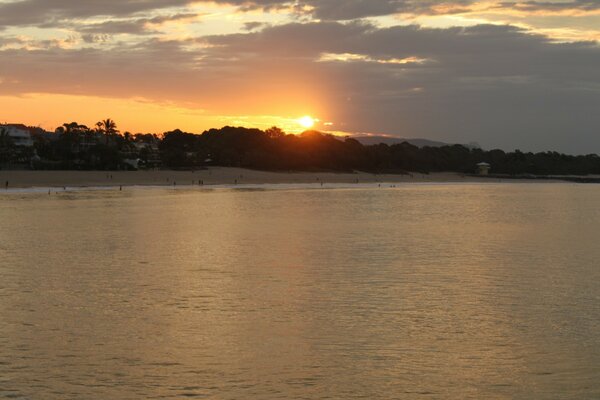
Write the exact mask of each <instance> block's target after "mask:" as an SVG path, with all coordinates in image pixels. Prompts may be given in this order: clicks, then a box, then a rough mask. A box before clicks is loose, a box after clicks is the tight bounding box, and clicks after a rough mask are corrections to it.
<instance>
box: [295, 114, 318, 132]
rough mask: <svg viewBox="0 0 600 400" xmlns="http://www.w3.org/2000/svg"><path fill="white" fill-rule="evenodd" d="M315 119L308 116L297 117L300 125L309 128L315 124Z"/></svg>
mask: <svg viewBox="0 0 600 400" xmlns="http://www.w3.org/2000/svg"><path fill="white" fill-rule="evenodd" d="M315 122H316V120H315V119H314V118H312V117H310V116H308V115H307V116H305V117H302V118H299V119H298V123H299V124H300V125H302V126H303V127H304V128H306V129H309V128H312V127H313V126H315Z"/></svg>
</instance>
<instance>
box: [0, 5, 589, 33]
mask: <svg viewBox="0 0 600 400" xmlns="http://www.w3.org/2000/svg"><path fill="white" fill-rule="evenodd" d="M202 1H205V2H206V3H219V4H226V5H231V6H235V7H238V8H239V9H240V10H242V11H249V10H257V9H262V10H266V11H269V10H274V9H282V8H286V9H292V10H295V11H296V13H298V14H305V15H306V14H308V15H311V16H312V17H314V18H317V19H320V20H331V21H336V20H337V21H340V20H352V19H359V18H365V17H372V16H382V15H391V14H397V13H410V14H437V13H442V12H443V13H446V14H448V13H457V12H465V11H468V10H469V6H470V5H472V4H473V3H475V0H212V1H211V0H199V1H192V0H87V1H80V0H18V1H11V2H8V3H7V2H0V29H2V28H3V27H6V26H23V25H35V26H43V25H47V24H56V23H61V22H65V21H69V20H73V19H86V18H90V17H96V16H111V17H129V16H132V15H133V16H134V15H136V14H139V13H147V12H150V11H154V10H161V9H166V8H169V7H183V6H186V5H189V4H191V3H198V2H202ZM491 7H492V8H500V9H501V8H506V9H508V8H511V9H520V10H523V11H540V10H546V11H560V10H568V9H573V10H581V11H594V10H598V9H599V8H600V3H599V2H598V1H597V0H573V1H563V2H551V1H515V2H501V1H498V2H497V4H496V5H495V6H494V5H491Z"/></svg>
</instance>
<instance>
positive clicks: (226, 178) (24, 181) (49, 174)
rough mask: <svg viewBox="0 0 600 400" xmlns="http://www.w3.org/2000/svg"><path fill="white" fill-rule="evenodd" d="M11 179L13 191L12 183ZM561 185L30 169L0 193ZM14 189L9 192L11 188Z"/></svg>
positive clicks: (444, 175) (439, 176)
mask: <svg viewBox="0 0 600 400" xmlns="http://www.w3.org/2000/svg"><path fill="white" fill-rule="evenodd" d="M7 181H8V187H6V182H7ZM505 181H514V182H560V180H559V179H556V180H555V179H544V180H539V179H518V180H513V179H508V178H498V177H479V176H469V175H464V174H459V173H453V172H436V173H431V174H420V173H416V174H415V173H413V174H407V175H402V174H370V173H365V172H355V173H335V172H269V171H256V170H250V169H243V168H228V167H212V168H208V169H203V170H197V171H170V170H158V171H30V170H14V171H13V170H11V171H8V170H0V185H1V186H0V193H2V192H5V191H10V189H12V190H15V189H42V188H43V189H45V190H49V189H50V190H52V189H57V188H58V189H63V188H67V187H68V188H71V189H86V188H89V189H103V188H106V189H110V188H119V187H133V186H139V187H173V186H175V187H193V186H196V187H202V186H207V187H217V186H224V187H236V186H240V187H245V186H246V187H247V186H253V185H254V186H255V185H272V184H281V185H299V184H301V185H307V184H313V185H315V186H317V187H320V186H321V184H323V185H327V184H334V185H340V184H341V185H356V184H391V185H393V184H406V183H498V182H505ZM7 189H9V190H7Z"/></svg>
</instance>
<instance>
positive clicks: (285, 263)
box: [0, 184, 600, 399]
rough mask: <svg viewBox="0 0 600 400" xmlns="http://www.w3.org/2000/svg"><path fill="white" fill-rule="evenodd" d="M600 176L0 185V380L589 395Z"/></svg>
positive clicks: (160, 393)
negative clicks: (485, 181) (212, 186)
mask: <svg viewBox="0 0 600 400" xmlns="http://www.w3.org/2000/svg"><path fill="white" fill-rule="evenodd" d="M599 205H600V187H598V186H583V185H573V184H533V185H526V184H498V185H468V184H460V185H407V186H401V187H400V186H399V187H398V188H396V189H390V188H387V189H377V188H357V189H343V188H338V189H331V190H315V189H289V188H288V189H286V190H256V189H254V190H228V189H220V190H205V191H202V190H170V189H160V188H151V189H141V188H140V189H127V190H124V191H123V192H118V191H117V190H111V191H106V190H105V191H102V190H97V191H89V192H88V191H83V192H73V193H68V192H67V193H60V194H53V195H51V196H48V195H47V194H40V193H8V194H3V195H0V255H1V258H0V397H2V396H4V397H12V398H26V399H142V398H144V399H154V398H165V399H170V398H172V399H175V398H184V397H188V398H211V399H283V398H285V399H326V398H327V399H354V398H367V399H422V398H423V399H483V398H485V399H594V398H600V268H599V264H600V246H598V237H599V235H600V208H599Z"/></svg>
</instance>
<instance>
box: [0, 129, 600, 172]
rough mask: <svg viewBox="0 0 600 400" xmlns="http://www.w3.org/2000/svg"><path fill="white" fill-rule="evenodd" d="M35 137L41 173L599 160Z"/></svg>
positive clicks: (276, 139) (466, 167)
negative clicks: (49, 170)
mask: <svg viewBox="0 0 600 400" xmlns="http://www.w3.org/2000/svg"><path fill="white" fill-rule="evenodd" d="M33 138H34V148H33V151H32V155H31V161H32V162H31V164H32V166H33V167H34V168H40V169H99V170H108V169H126V168H157V167H162V168H170V169H190V168H201V167H204V166H207V165H215V166H224V167H241V168H251V169H261V170H270V171H322V170H327V171H340V172H342V171H344V172H346V171H355V170H359V171H366V172H372V173H405V172H421V173H429V172H442V171H444V172H460V173H473V172H475V168H476V165H477V164H478V163H480V162H487V163H489V164H491V166H492V173H496V174H511V175H518V174H534V175H588V174H600V157H599V156H598V155H596V154H590V155H580V156H572V155H566V154H561V153H558V152H540V153H531V152H521V151H519V150H515V151H513V152H505V151H503V150H489V151H486V150H482V149H479V148H467V147H465V146H462V145H448V146H442V147H417V146H414V145H412V144H410V143H408V142H404V143H399V144H393V145H387V144H378V145H363V144H361V143H360V142H359V141H358V140H356V139H354V138H351V137H346V138H340V137H336V136H333V135H330V134H326V133H321V132H317V131H307V132H304V133H302V134H300V135H292V134H286V133H285V132H283V131H282V130H281V129H279V128H277V127H273V128H270V129H267V130H260V129H249V128H243V127H230V126H226V127H224V128H221V129H210V130H207V131H205V132H203V133H202V134H192V133H188V132H183V131H181V130H174V131H170V132H165V133H163V134H162V135H156V134H135V135H133V134H131V133H129V132H125V133H123V134H122V133H120V132H119V130H118V129H117V125H116V123H115V122H114V121H113V120H111V119H107V120H103V121H100V122H98V124H96V126H95V127H93V128H89V127H87V126H85V125H81V124H78V123H76V122H72V123H65V124H63V125H62V126H60V127H59V128H57V129H56V131H55V132H54V133H51V134H34V135H33ZM13 147H14V146H11V144H10V139H9V138H8V137H7V135H6V134H4V133H3V134H2V135H0V157H2V158H3V160H0V164H1V163H2V162H4V164H6V158H7V157H10V153H11V149H12V148H13ZM131 160H136V164H132V163H131ZM137 162H139V164H137Z"/></svg>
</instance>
